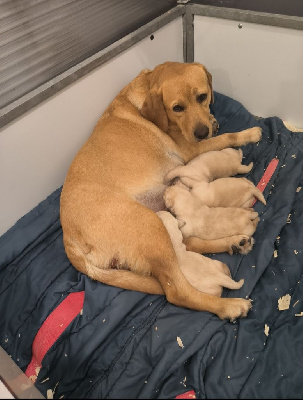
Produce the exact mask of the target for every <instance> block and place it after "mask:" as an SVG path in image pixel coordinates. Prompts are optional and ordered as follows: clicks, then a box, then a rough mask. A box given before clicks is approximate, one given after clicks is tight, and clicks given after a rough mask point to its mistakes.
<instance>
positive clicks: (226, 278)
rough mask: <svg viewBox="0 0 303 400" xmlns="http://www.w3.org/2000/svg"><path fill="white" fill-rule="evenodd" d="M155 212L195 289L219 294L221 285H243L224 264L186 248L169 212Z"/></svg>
mask: <svg viewBox="0 0 303 400" xmlns="http://www.w3.org/2000/svg"><path fill="white" fill-rule="evenodd" d="M157 214H158V216H159V217H160V218H161V220H162V222H163V224H164V226H165V228H166V229H167V232H168V233H169V236H170V238H171V241H172V244H173V247H174V250H175V252H176V255H177V258H178V262H179V266H180V268H181V271H182V272H183V274H184V276H185V278H186V279H187V280H188V282H189V283H190V284H191V285H192V286H193V287H194V288H195V289H197V290H199V291H200V292H204V293H209V294H212V295H214V296H221V294H222V290H223V287H226V288H229V289H239V288H240V287H242V286H243V283H244V279H241V280H240V281H239V282H236V281H234V280H233V279H232V278H231V276H230V270H229V268H228V267H227V265H226V264H224V263H222V262H220V261H217V260H212V259H211V258H208V257H204V256H202V255H201V254H198V253H194V252H192V251H187V250H186V247H185V244H184V243H182V239H183V237H182V233H181V231H180V229H179V228H178V221H177V220H176V218H174V217H173V215H172V214H171V213H169V212H167V211H160V212H158V213H157Z"/></svg>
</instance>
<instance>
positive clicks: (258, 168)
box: [0, 93, 303, 399]
mask: <svg viewBox="0 0 303 400" xmlns="http://www.w3.org/2000/svg"><path fill="white" fill-rule="evenodd" d="M212 108H213V109H212V112H213V114H214V115H215V117H216V118H217V120H218V122H219V124H220V130H219V134H220V133H225V132H234V131H239V130H242V129H246V128H249V127H253V126H261V127H262V130H263V137H262V140H261V141H260V142H259V143H258V144H250V145H247V146H245V147H243V153H244V157H245V158H244V163H245V164H248V163H250V162H251V161H253V162H254V167H253V169H252V171H251V172H250V173H249V174H248V175H247V177H248V179H250V180H251V181H252V182H254V183H255V184H257V183H258V182H259V180H260V179H261V177H262V175H263V173H264V170H265V169H266V168H267V166H268V164H269V163H270V161H271V160H272V159H273V158H278V159H279V164H278V167H277V168H276V170H275V172H274V175H273V176H272V178H271V180H270V182H269V184H268V185H267V186H266V189H265V191H264V195H265V198H266V200H267V205H266V206H264V205H263V204H261V203H260V202H257V203H256V205H255V207H254V208H255V210H256V211H258V212H259V214H260V222H259V225H258V227H257V230H256V233H255V235H254V238H255V241H256V243H255V245H254V247H253V250H252V251H251V252H250V253H249V254H248V255H246V256H243V255H239V254H237V255H232V256H230V255H228V254H220V255H218V254H216V255H209V256H210V257H213V258H215V259H220V260H222V261H224V262H225V263H226V264H227V265H228V266H229V267H230V269H231V271H232V275H233V277H234V278H235V279H236V280H238V279H240V278H244V279H245V284H244V286H243V287H242V288H241V289H239V290H237V291H228V290H225V291H224V294H223V295H224V296H226V297H246V296H247V297H250V298H251V299H253V308H252V310H251V311H250V312H249V314H248V316H247V318H244V319H239V320H237V321H235V322H234V323H231V322H229V321H221V320H220V319H219V318H217V317H216V316H214V315H212V314H210V313H208V312H197V311H192V310H188V309H182V308H179V307H176V306H174V305H172V304H170V303H168V302H167V301H166V299H165V297H164V296H155V295H147V294H143V293H138V292H132V291H127V290H122V289H118V288H115V287H110V286H107V285H104V284H101V283H99V282H96V281H92V280H91V279H90V278H88V277H87V276H85V275H83V274H81V273H80V272H78V271H77V270H76V269H75V268H74V267H73V266H72V265H71V264H70V263H69V261H68V259H67V257H66V255H65V252H64V247H63V242H62V229H61V226H60V220H59V201H60V193H61V188H59V189H58V190H56V191H55V192H54V193H52V194H51V195H50V196H49V197H48V198H47V199H46V200H44V201H43V202H42V203H40V204H39V205H38V206H37V207H36V208H34V209H33V210H32V211H31V212H30V213H28V214H27V215H25V216H24V217H23V218H21V219H20V220H19V221H18V222H17V223H16V224H15V225H14V226H13V227H12V228H11V229H10V230H9V231H8V232H6V233H5V234H4V235H3V236H2V237H1V238H0V315H1V324H0V345H1V346H2V347H3V348H4V349H5V350H6V351H7V352H8V354H10V355H11V357H12V359H13V360H14V361H15V362H16V363H17V364H18V365H19V367H20V368H21V369H22V370H23V371H25V370H26V368H27V366H28V365H29V363H30V362H31V359H32V344H33V341H34V338H35V336H36V334H37V332H38V331H39V329H40V328H41V325H42V324H43V322H44V321H45V320H46V319H47V317H48V316H49V315H50V314H51V313H52V312H53V311H54V310H55V309H56V308H57V307H58V305H60V303H61V302H62V301H63V300H64V299H65V298H66V297H67V296H68V295H69V294H70V293H73V292H80V291H84V292H85V299H84V305H83V310H82V311H81V313H79V314H78V315H77V316H76V318H75V319H74V320H73V321H72V322H71V323H70V324H69V325H68V327H67V328H66V329H65V330H64V331H63V333H62V334H61V335H60V336H59V338H58V339H57V340H56V341H55V343H54V344H53V345H52V346H51V347H50V349H49V350H48V351H47V353H46V355H45V357H44V358H43V360H42V368H41V369H40V371H37V372H39V373H38V377H37V380H36V383H35V384H36V387H37V388H38V389H39V390H40V391H41V393H42V394H43V395H44V396H46V394H47V390H49V389H51V390H52V391H53V395H54V398H61V396H64V398H69V397H70V398H174V397H176V396H178V395H182V394H184V393H187V392H189V393H187V395H188V396H189V397H190V396H193V395H195V396H196V397H197V398H210V399H211V398H222V399H223V398H256V399H261V398H264V399H265V398H266V399H268V398H288V399H290V398H292V399H293V398H298V399H299V398H300V399H301V398H303V385H302V371H303V356H302V355H303V334H302V332H303V316H300V315H301V313H302V311H303V289H302V282H303V281H302V276H303V256H302V250H303V229H302V226H303V190H300V188H301V186H303V175H302V168H303V133H294V132H290V131H289V130H288V129H286V127H285V126H284V124H283V122H282V121H281V120H280V119H279V118H277V117H270V118H265V119H256V118H254V117H253V116H252V115H251V114H250V113H249V112H248V111H247V110H246V109H245V108H244V107H243V105H241V104H240V103H239V102H237V101H235V100H233V99H231V98H228V97H226V96H224V95H222V94H219V93H215V103H214V105H213V107H212ZM286 295H288V296H286ZM284 296H286V297H284ZM282 297H284V299H286V300H287V299H288V300H290V303H289V307H288V308H287V305H286V309H285V310H280V309H279V303H278V300H279V299H280V298H282ZM280 308H281V307H280ZM302 315H303V313H302Z"/></svg>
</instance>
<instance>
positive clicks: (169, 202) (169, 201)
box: [163, 187, 175, 212]
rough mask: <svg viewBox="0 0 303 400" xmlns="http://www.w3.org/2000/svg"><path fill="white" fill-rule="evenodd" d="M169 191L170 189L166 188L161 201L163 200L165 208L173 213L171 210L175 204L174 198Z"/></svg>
mask: <svg viewBox="0 0 303 400" xmlns="http://www.w3.org/2000/svg"><path fill="white" fill-rule="evenodd" d="M170 189H171V187H169V188H167V189H166V190H165V192H164V195H163V200H164V203H165V205H166V207H167V208H168V209H169V210H170V211H172V212H174V211H173V208H174V204H175V198H174V196H173V195H172V193H171V190H170Z"/></svg>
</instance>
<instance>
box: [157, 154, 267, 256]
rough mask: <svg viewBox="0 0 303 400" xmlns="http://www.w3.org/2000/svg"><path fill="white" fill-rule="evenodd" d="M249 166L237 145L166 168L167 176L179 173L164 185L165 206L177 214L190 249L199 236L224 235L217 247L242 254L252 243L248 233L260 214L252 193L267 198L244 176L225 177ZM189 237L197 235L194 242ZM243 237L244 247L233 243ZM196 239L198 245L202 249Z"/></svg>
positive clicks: (242, 171)
mask: <svg viewBox="0 0 303 400" xmlns="http://www.w3.org/2000/svg"><path fill="white" fill-rule="evenodd" d="M251 168H252V163H251V164H250V165H248V166H246V165H243V164H242V150H235V149H225V150H222V151H211V152H208V153H206V154H203V155H201V156H198V157H196V158H195V159H193V160H192V161H190V162H189V163H188V164H187V165H185V166H181V167H177V168H175V169H173V170H172V171H170V172H169V173H168V174H167V176H166V179H167V180H168V181H170V180H172V179H174V178H176V177H179V179H180V180H179V181H178V182H177V183H176V184H175V185H173V186H170V187H169V188H167V189H166V191H165V193H164V197H163V198H164V202H165V205H166V207H167V208H168V209H169V210H170V211H171V212H172V213H173V214H174V215H175V216H176V218H177V219H178V223H179V228H180V229H181V231H182V234H183V237H184V238H185V239H187V238H191V239H190V240H189V241H188V240H187V241H185V243H187V244H189V245H188V248H189V249H192V250H195V251H197V240H199V239H202V240H218V239H223V238H229V239H228V240H224V244H222V246H221V249H222V251H228V252H229V253H233V252H241V253H242V254H246V253H247V252H248V251H249V250H250V249H251V247H252V244H253V240H252V239H251V236H252V235H253V233H254V232H255V230H256V227H257V224H258V221H259V217H258V213H256V212H254V211H253V209H252V208H250V207H251V206H252V204H253V202H254V200H255V198H257V199H258V200H260V201H261V202H262V203H263V204H266V201H265V199H264V196H263V194H262V193H261V191H260V190H259V189H258V188H257V187H255V185H254V184H253V183H252V182H250V181H249V180H248V179H246V178H231V177H228V176H231V175H236V174H238V173H246V172H249V171H250V170H251ZM241 235H243V236H242V237H241ZM192 237H195V238H196V239H195V240H194V242H195V246H193V245H190V244H192V243H193V239H192ZM239 239H240V240H239ZM243 240H244V243H245V245H246V246H245V249H239V246H237V243H243ZM221 243H223V242H222V241H221ZM200 244H201V249H200V251H203V250H204V247H203V246H202V243H200ZM247 244H249V245H248V246H247ZM240 247H241V244H240ZM208 249H209V247H208ZM198 250H199V246H198Z"/></svg>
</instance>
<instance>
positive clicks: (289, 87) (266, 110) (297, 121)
mask: <svg viewBox="0 0 303 400" xmlns="http://www.w3.org/2000/svg"><path fill="white" fill-rule="evenodd" d="M238 24H239V21H232V20H227V19H219V18H212V17H205V16H195V20H194V28H195V61H198V62H201V63H202V64H204V65H205V66H206V67H207V68H208V69H209V71H210V72H211V73H212V75H213V84H214V89H215V90H216V91H218V92H220V93H223V94H225V95H227V96H230V97H233V98H234V99H236V100H238V101H240V102H241V103H242V104H243V105H244V106H245V107H246V108H247V109H248V110H249V111H250V112H251V113H253V114H255V115H259V116H262V117H270V116H278V117H280V118H281V119H285V120H288V121H290V122H291V123H292V124H294V125H296V126H299V127H303V95H302V94H303V31H302V30H295V29H287V28H280V27H275V26H267V25H259V24H253V23H247V22H241V24H242V29H239V27H238Z"/></svg>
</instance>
